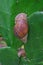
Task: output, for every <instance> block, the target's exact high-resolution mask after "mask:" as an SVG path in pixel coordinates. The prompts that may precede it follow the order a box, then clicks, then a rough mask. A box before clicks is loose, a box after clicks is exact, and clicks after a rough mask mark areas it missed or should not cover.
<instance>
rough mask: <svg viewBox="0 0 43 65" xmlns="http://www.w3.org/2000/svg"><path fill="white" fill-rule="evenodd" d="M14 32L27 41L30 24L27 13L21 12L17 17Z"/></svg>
mask: <svg viewBox="0 0 43 65" xmlns="http://www.w3.org/2000/svg"><path fill="white" fill-rule="evenodd" d="M14 33H15V35H16V36H18V37H19V38H20V39H21V40H22V41H23V42H24V43H26V42H27V35H28V24H27V15H26V14H25V13H20V14H18V15H17V16H16V17H15V26H14Z"/></svg>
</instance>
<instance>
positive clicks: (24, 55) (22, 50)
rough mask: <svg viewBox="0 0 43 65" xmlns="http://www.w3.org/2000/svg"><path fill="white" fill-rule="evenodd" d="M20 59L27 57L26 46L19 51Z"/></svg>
mask: <svg viewBox="0 0 43 65" xmlns="http://www.w3.org/2000/svg"><path fill="white" fill-rule="evenodd" d="M18 57H24V58H25V57H26V52H25V49H24V45H22V46H21V47H20V48H19V49H18Z"/></svg>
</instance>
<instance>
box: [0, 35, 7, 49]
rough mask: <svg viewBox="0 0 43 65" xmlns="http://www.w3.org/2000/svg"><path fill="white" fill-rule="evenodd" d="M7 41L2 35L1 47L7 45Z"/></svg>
mask: <svg viewBox="0 0 43 65" xmlns="http://www.w3.org/2000/svg"><path fill="white" fill-rule="evenodd" d="M6 46H7V43H6V42H5V40H4V39H3V37H1V36H0V48H1V47H6Z"/></svg>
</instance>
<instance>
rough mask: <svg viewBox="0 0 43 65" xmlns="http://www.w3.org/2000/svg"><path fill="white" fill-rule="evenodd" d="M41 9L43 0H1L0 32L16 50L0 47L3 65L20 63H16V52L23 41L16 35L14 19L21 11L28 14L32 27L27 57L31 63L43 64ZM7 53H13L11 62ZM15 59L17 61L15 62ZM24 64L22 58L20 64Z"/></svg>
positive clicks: (42, 14) (26, 48)
mask: <svg viewBox="0 0 43 65" xmlns="http://www.w3.org/2000/svg"><path fill="white" fill-rule="evenodd" d="M36 11H39V12H36ZM40 11H43V0H0V34H1V35H2V37H3V38H4V39H5V41H6V43H7V44H8V46H11V47H12V48H14V50H15V51H14V50H12V49H11V50H9V51H8V50H6V51H5V50H4V49H3V50H1V49H0V62H4V63H3V64H2V65H12V64H13V65H18V64H17V63H16V62H18V61H16V59H17V58H18V57H16V59H15V56H17V55H15V52H16V51H17V49H18V47H20V46H21V45H22V44H23V43H22V41H20V40H19V39H18V38H17V37H16V36H15V35H14V25H15V21H14V19H15V16H16V15H17V14H19V13H21V12H24V13H26V14H27V17H28V24H29V27H30V28H29V29H30V30H29V35H28V42H27V44H25V50H26V54H27V57H28V58H29V59H30V61H31V62H30V63H29V65H43V12H41V13H40ZM34 12H35V13H34ZM10 52H11V53H10ZM7 53H9V54H8V55H9V56H10V54H11V58H10V57H9V58H8V61H9V62H8V61H7V60H6V59H7ZM16 54H17V53H16ZM4 55H5V56H6V58H5V60H6V61H5V60H4V57H5V56H4ZM13 57H14V58H13ZM10 59H12V61H10ZM14 59H15V61H16V62H14ZM26 63H27V62H26ZM24 64H25V61H24V60H23V61H22V60H21V63H20V65H24ZM27 65H28V63H27Z"/></svg>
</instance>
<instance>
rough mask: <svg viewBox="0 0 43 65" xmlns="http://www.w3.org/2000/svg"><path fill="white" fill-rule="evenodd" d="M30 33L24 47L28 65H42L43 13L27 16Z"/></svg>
mask: <svg viewBox="0 0 43 65" xmlns="http://www.w3.org/2000/svg"><path fill="white" fill-rule="evenodd" d="M29 27H30V32H29V36H28V42H27V44H26V45H25V49H26V52H27V53H26V54H27V57H28V58H29V59H30V61H31V62H30V65H43V63H41V62H43V12H35V13H33V14H31V15H30V16H29Z"/></svg>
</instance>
